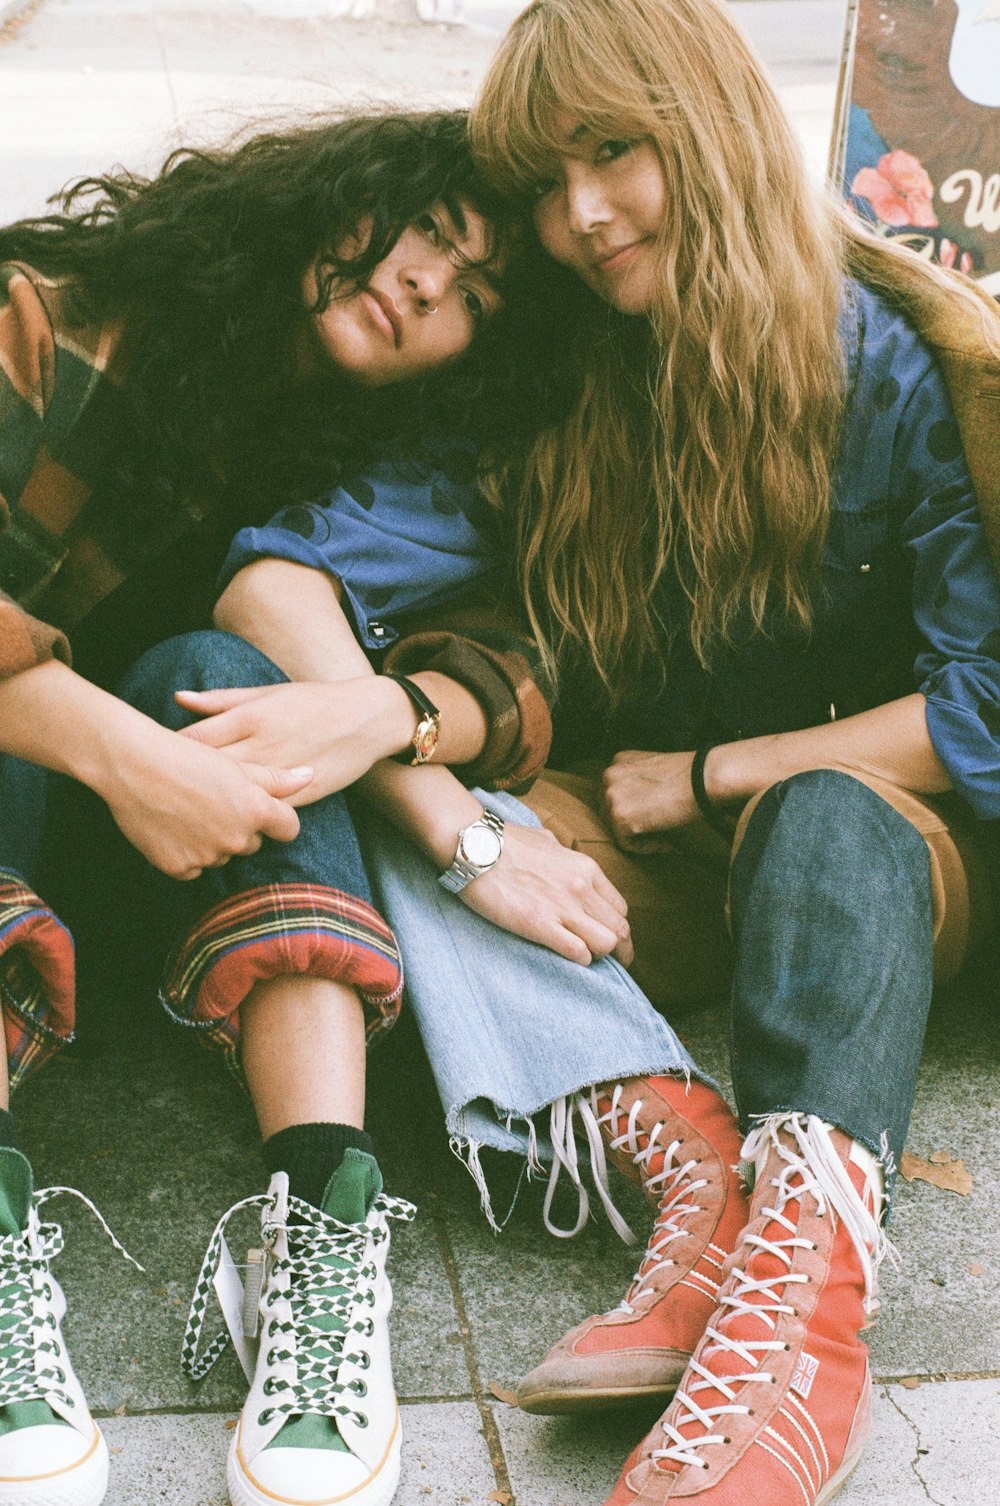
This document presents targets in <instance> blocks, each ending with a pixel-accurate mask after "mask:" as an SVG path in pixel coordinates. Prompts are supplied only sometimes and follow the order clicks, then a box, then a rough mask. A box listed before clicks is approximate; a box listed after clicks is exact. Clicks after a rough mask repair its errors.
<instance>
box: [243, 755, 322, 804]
mask: <svg viewBox="0 0 1000 1506" xmlns="http://www.w3.org/2000/svg"><path fill="white" fill-rule="evenodd" d="M243 768H244V769H245V771H246V774H247V777H248V778H249V779H252V780H253V782H254V784H257V785H260V788H261V789H262V790H266V791H267V793H268V794H269V795H273V796H274V798H275V799H276V800H287V799H288V798H289V796H290V795H297V794H298V793H299V791H300V790H304V789H305V787H306V785H307V784H310V783H311V782H312V779H313V775H314V773H315V770H314V769H312V768H310V767H309V766H308V765H307V764H300V765H298V767H297V768H294V769H278V768H274V767H272V765H270V764H262V763H245V764H244V765H243Z"/></svg>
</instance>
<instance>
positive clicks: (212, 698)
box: [174, 685, 273, 716]
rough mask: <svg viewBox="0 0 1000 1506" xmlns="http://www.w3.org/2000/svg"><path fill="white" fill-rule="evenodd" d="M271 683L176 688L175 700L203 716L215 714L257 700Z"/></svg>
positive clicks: (186, 709)
mask: <svg viewBox="0 0 1000 1506" xmlns="http://www.w3.org/2000/svg"><path fill="white" fill-rule="evenodd" d="M270 689H273V686H269V685H250V686H234V687H232V688H231V689H228V690H175V691H174V700H175V701H176V702H177V704H178V706H183V707H184V709H185V711H197V712H198V713H199V714H200V715H201V716H215V715H216V714H217V713H218V712H220V711H231V710H232V708H233V707H234V706H243V705H245V704H246V702H247V701H255V700H256V699H257V697H258V696H260V695H263V694H264V692H265V691H266V690H270Z"/></svg>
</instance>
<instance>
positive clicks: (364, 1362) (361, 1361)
mask: <svg viewBox="0 0 1000 1506" xmlns="http://www.w3.org/2000/svg"><path fill="white" fill-rule="evenodd" d="M371 1363H372V1357H371V1355H370V1354H369V1353H368V1351H367V1350H365V1351H364V1352H363V1353H362V1354H359V1355H358V1365H359V1367H360V1368H361V1369H362V1370H370V1369H371Z"/></svg>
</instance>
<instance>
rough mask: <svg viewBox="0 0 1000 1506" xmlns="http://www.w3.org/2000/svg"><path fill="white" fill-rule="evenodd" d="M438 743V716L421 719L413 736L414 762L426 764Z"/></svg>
mask: <svg viewBox="0 0 1000 1506" xmlns="http://www.w3.org/2000/svg"><path fill="white" fill-rule="evenodd" d="M437 741H438V719H437V717H436V716H424V717H421V719H420V721H419V722H418V723H417V730H416V732H414V734H413V762H414V763H426V762H427V760H428V759H429V758H430V756H431V754H432V753H433V752H434V749H435V748H436V747H437Z"/></svg>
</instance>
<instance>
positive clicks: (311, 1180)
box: [261, 1124, 375, 1208]
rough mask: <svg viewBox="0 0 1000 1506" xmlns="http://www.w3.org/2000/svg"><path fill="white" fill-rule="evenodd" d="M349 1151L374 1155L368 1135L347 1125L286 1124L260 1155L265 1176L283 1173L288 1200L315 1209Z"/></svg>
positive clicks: (263, 1148) (373, 1147)
mask: <svg viewBox="0 0 1000 1506" xmlns="http://www.w3.org/2000/svg"><path fill="white" fill-rule="evenodd" d="M351 1147H353V1149H355V1150H364V1151H367V1152H368V1154H369V1155H370V1156H373V1155H374V1154H375V1146H374V1143H373V1141H372V1137H371V1135H369V1134H367V1133H366V1132H365V1131H364V1130H359V1129H355V1128H354V1126H353V1125H351V1124H290V1125H289V1126H288V1128H287V1129H283V1130H279V1131H278V1133H277V1134H276V1135H271V1136H270V1138H269V1139H267V1140H265V1141H264V1144H263V1146H262V1147H261V1154H262V1155H263V1157H264V1165H265V1167H266V1168H267V1172H268V1175H269V1176H273V1175H274V1173H275V1172H276V1171H286V1172H287V1173H288V1190H289V1192H290V1193H291V1195H292V1197H298V1198H301V1199H302V1201H303V1202H304V1203H312V1205H313V1207H314V1208H319V1207H321V1206H322V1202H323V1194H324V1192H325V1191H326V1186H327V1183H328V1182H329V1180H330V1178H331V1177H332V1176H333V1173H334V1172H335V1171H336V1170H337V1167H338V1166H339V1165H340V1163H341V1161H342V1160H343V1159H344V1151H345V1150H347V1149H348V1148H351Z"/></svg>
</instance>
